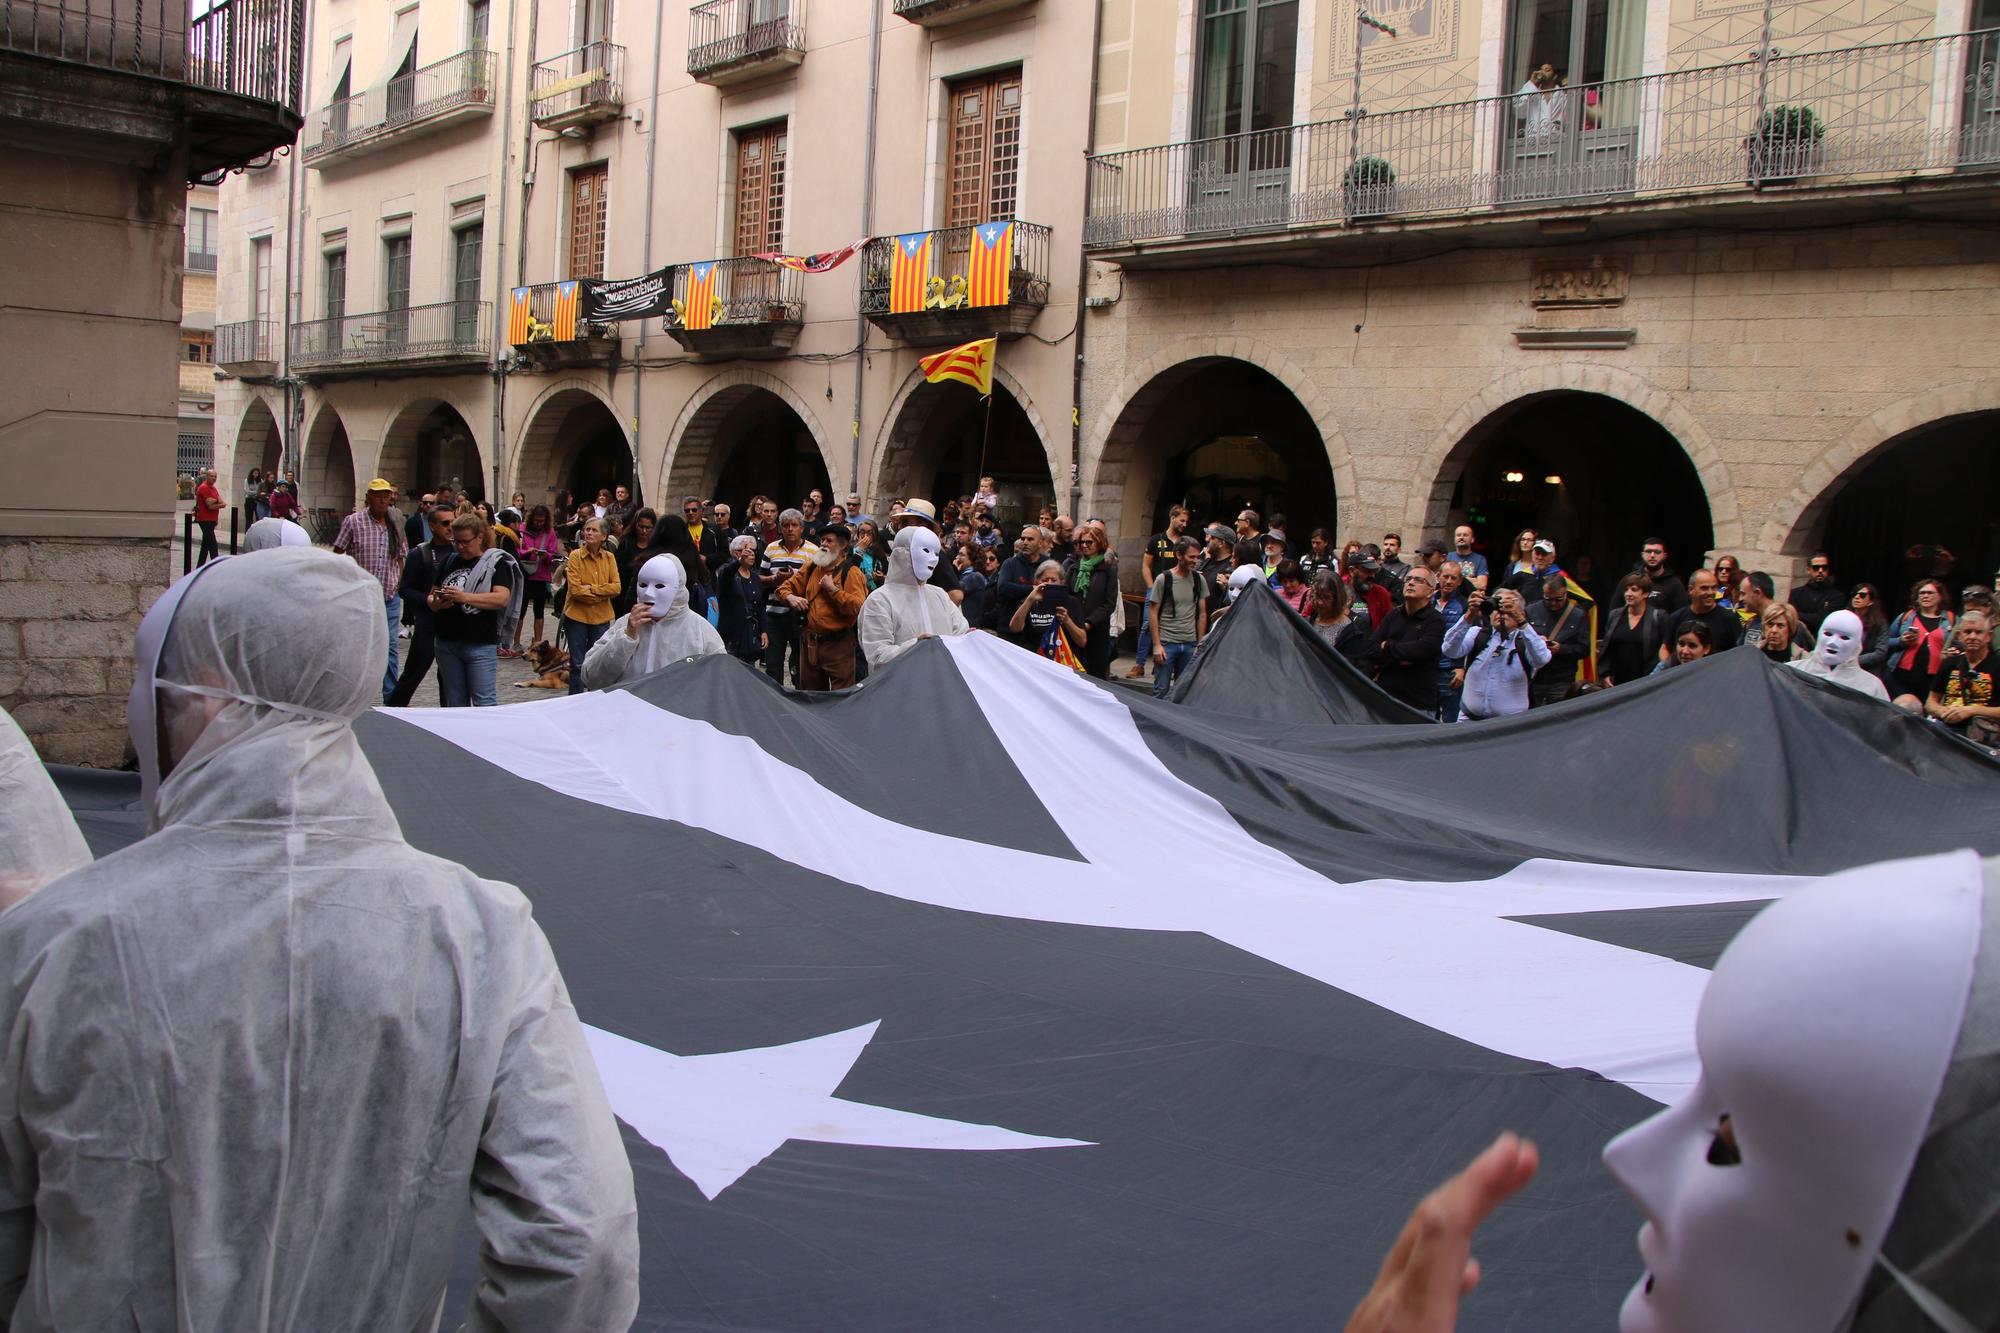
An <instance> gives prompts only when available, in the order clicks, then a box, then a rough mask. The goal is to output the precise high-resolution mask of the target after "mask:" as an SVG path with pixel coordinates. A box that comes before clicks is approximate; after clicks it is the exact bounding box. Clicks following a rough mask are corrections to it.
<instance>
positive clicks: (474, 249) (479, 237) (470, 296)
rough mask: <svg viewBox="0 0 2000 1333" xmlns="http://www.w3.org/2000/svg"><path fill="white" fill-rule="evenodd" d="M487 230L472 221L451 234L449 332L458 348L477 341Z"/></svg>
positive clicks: (468, 345) (471, 344)
mask: <svg viewBox="0 0 2000 1333" xmlns="http://www.w3.org/2000/svg"><path fill="white" fill-rule="evenodd" d="M485 244H486V228H485V226H484V225H483V224H481V223H478V222H474V223H471V224H470V225H468V226H464V227H460V228H459V229H458V230H456V231H454V232H453V233H452V234H451V250H452V256H451V331H452V340H453V341H454V342H456V343H457V344H458V345H459V346H460V347H470V346H473V345H475V344H477V343H478V341H479V263H480V256H481V252H482V251H483V250H484V249H485Z"/></svg>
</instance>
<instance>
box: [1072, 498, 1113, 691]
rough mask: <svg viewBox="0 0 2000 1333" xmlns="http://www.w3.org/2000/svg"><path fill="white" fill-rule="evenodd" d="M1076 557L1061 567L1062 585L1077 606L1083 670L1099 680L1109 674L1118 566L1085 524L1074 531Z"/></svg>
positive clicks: (1095, 530) (1098, 535) (1101, 538)
mask: <svg viewBox="0 0 2000 1333" xmlns="http://www.w3.org/2000/svg"><path fill="white" fill-rule="evenodd" d="M1074 540H1075V543H1076V554H1074V555H1072V556H1071V557H1070V558H1069V560H1068V561H1067V562H1066V563H1065V564H1064V565H1063V583H1064V585H1065V586H1067V587H1068V588H1069V590H1070V594H1071V596H1072V597H1073V598H1075V599H1076V601H1077V603H1078V605H1077V608H1076V611H1075V613H1074V614H1075V618H1076V622H1077V623H1078V624H1079V625H1081V626H1082V627H1083V630H1084V635H1085V638H1084V641H1083V669H1084V670H1085V671H1087V672H1089V673H1090V674H1091V675H1093V676H1096V677H1097V678H1098V679H1099V680H1103V679H1106V678H1107V677H1109V676H1110V674H1111V649H1112V640H1111V613H1112V611H1113V610H1114V609H1115V608H1116V605H1117V601H1118V563H1117V561H1116V560H1115V559H1113V558H1112V557H1111V555H1110V553H1109V552H1108V551H1106V550H1105V549H1104V548H1105V542H1104V536H1103V534H1102V532H1101V531H1100V530H1099V529H1098V528H1097V527H1095V526H1094V525H1092V524H1089V523H1085V524H1083V525H1082V526H1080V527H1078V528H1077V530H1076V537H1075V539H1074Z"/></svg>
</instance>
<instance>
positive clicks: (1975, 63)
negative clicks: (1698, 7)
mask: <svg viewBox="0 0 2000 1333" xmlns="http://www.w3.org/2000/svg"><path fill="white" fill-rule="evenodd" d="M1996 68H2000V31H1989V32H1981V33H1972V34H1960V35H1955V36H1950V37H1939V38H1925V39H1920V40H1915V41H1908V42H1896V43H1890V44H1886V45H1875V46H1862V47H1853V48H1849V49H1846V50H1840V51H1826V52H1814V53H1807V54H1795V55H1779V54H1775V53H1773V54H1771V55H1769V56H1766V57H1760V58H1754V59H1750V60H1745V61H1741V62H1738V63H1734V64H1728V65H1718V66H1712V67H1708V68H1703V69H1692V70H1684V71H1680V72H1677V73H1672V74H1659V75H1650V76H1647V77H1645V78H1636V79H1619V80H1612V81H1608V82H1604V83H1598V84H1591V85H1588V86H1582V87H1575V88H1561V89H1557V90H1554V91H1553V92H1550V93H1530V94H1526V95H1518V94H1517V95H1510V96H1506V97H1490V98H1483V99H1477V100H1474V101H1468V102H1458V103H1453V104H1450V105H1446V106H1433V107H1424V108H1420V109H1416V110H1410V111H1393V112H1388V113H1386V114H1378V115H1369V114H1365V113H1363V114H1359V115H1354V114H1350V115H1347V116H1344V117H1342V118H1341V119H1338V120H1325V121H1318V122H1315V123H1312V124H1307V125H1295V126H1290V127H1287V128H1282V129H1274V130H1262V131H1256V132H1253V133H1249V134H1239V135H1229V136H1223V137H1219V138H1212V139H1200V140H1195V141H1191V142H1186V143H1178V144H1168V145H1165V146H1162V147H1157V148H1140V149H1133V150H1129V151H1125V152H1117V153H1105V154H1098V155H1095V156H1093V157H1092V158H1091V159H1090V166H1089V186H1088V190H1089V193H1088V203H1087V217H1086V221H1085V225H1084V245H1085V247H1086V248H1087V249H1088V250H1089V251H1091V252H1092V253H1093V254H1095V255H1097V256H1099V257H1101V258H1105V259H1111V260H1115V261H1117V262H1119V263H1121V264H1125V265H1127V266H1128V267H1129V266H1134V265H1137V266H1145V265H1147V264H1151V263H1163V264H1171V263H1182V264H1184V263H1186V262H1189V260H1190V259H1191V258H1195V257H1198V256H1199V255H1200V253H1201V252H1203V251H1206V250H1210V249H1213V248H1216V247H1218V246H1221V247H1227V248H1229V249H1230V250H1232V251H1238V250H1242V249H1245V248H1252V249H1259V248H1261V249H1269V250H1278V249H1296V248H1299V247H1301V246H1311V245H1314V244H1320V243H1325V242H1329V241H1337V240H1339V239H1340V238H1342V237H1346V236H1350V235H1353V234H1355V233H1357V232H1360V233H1364V234H1365V233H1380V232H1402V231H1417V230H1425V231H1437V230H1449V229H1453V228H1459V227H1468V226H1476V227H1480V228H1485V229H1493V228H1496V227H1498V228H1505V227H1507V226H1509V225H1511V226H1513V227H1515V228H1516V229H1520V228H1537V227H1545V226H1546V225H1548V224H1549V223H1550V221H1551V220H1552V217H1553V218H1560V217H1563V216H1565V215H1570V214H1581V215H1582V216H1583V217H1585V218H1587V219H1589V220H1590V222H1591V224H1592V225H1593V226H1598V227H1600V228H1605V229H1614V230H1627V231H1630V230H1643V229H1645V228H1647V227H1649V226H1662V225H1673V224H1674V220H1675V218H1677V217H1678V218H1681V219H1683V220H1684V219H1685V215H1686V209H1687V208H1688V207H1689V206H1691V205H1694V204H1700V205H1701V206H1703V207H1704V208H1705V209H1709V210H1714V209H1726V208H1730V207H1737V208H1747V207H1756V208H1760V209H1763V210H1765V213H1764V216H1767V217H1769V218H1770V220H1771V221H1773V222H1777V221H1780V220H1781V219H1783V218H1787V217H1804V216H1806V215H1807V213H1808V212H1809V211H1812V210H1824V209H1825V208H1827V207H1829V206H1838V207H1841V208H1844V209H1847V210H1849V213H1850V215H1854V214H1853V210H1854V209H1856V208H1865V207H1867V206H1868V201H1869V200H1871V199H1876V200H1881V201H1883V206H1885V207H1886V206H1890V205H1891V204H1892V203H1893V206H1895V207H1899V208H1900V207H1907V206H1909V205H1910V203H1911V202H1912V198H1913V197H1914V196H1915V195H1918V194H1923V193H1926V192H1928V193H1929V194H1932V195H1936V196H1937V197H1938V199H1939V202H1940V206H1945V205H1948V204H1949V202H1950V200H1951V199H1952V198H1954V197H1962V196H1976V195H1980V194H1983V193H1985V192H1988V191H1992V190H1994V189H1995V188H2000V176H1994V175H1987V174H1986V173H1987V172H1989V171H1990V170H1991V169H1992V168H1995V167H2000V90H1997V89H1996Z"/></svg>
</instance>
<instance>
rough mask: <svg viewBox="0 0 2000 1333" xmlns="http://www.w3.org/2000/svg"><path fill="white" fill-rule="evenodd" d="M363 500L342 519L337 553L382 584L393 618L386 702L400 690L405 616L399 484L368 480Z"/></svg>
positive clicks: (385, 677) (385, 676) (335, 541)
mask: <svg viewBox="0 0 2000 1333" xmlns="http://www.w3.org/2000/svg"><path fill="white" fill-rule="evenodd" d="M361 503H362V507H361V508H359V509H357V510H355V511H354V512H353V513H351V514H349V515H348V516H347V517H346V518H344V519H342V520H341V522H340V535H339V536H337V537H335V538H334V539H333V553H334V554H335V555H351V556H353V557H354V562H355V563H356V564H358V565H360V566H361V567H362V568H363V569H365V570H367V571H368V572H369V573H370V574H373V575H374V576H375V581H376V582H377V583H380V584H381V585H382V607H383V612H384V614H386V615H387V616H388V618H389V665H388V670H387V671H385V672H384V673H383V676H382V702H383V703H385V704H386V703H388V702H389V699H390V696H391V695H393V694H395V692H396V629H397V625H398V622H400V621H401V620H402V618H403V599H402V598H401V597H400V596H399V595H398V594H397V588H398V587H399V586H400V585H401V583H402V579H403V554H404V545H403V526H402V524H401V523H399V522H398V521H397V519H396V516H395V515H394V514H392V513H391V512H390V507H391V506H393V505H394V504H395V503H396V488H395V487H394V486H391V485H390V484H389V483H388V482H386V481H384V480H382V479H381V478H380V477H377V478H375V479H374V480H373V481H371V482H369V483H368V489H367V490H366V491H364V492H363V493H362V501H361Z"/></svg>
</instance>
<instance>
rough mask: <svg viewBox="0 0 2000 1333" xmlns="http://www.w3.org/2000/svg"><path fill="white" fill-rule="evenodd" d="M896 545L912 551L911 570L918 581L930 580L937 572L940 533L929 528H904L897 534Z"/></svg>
mask: <svg viewBox="0 0 2000 1333" xmlns="http://www.w3.org/2000/svg"><path fill="white" fill-rule="evenodd" d="M896 545H898V546H900V547H902V548H903V549H904V550H906V551H908V552H909V553H910V572H911V573H913V574H915V575H916V576H917V582H919V583H925V582H928V581H929V579H930V576H931V575H932V574H934V573H936V572H937V565H938V535H937V534H936V533H935V532H932V531H931V530H930V529H929V528H904V529H903V530H902V531H901V532H899V533H897V534H896Z"/></svg>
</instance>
